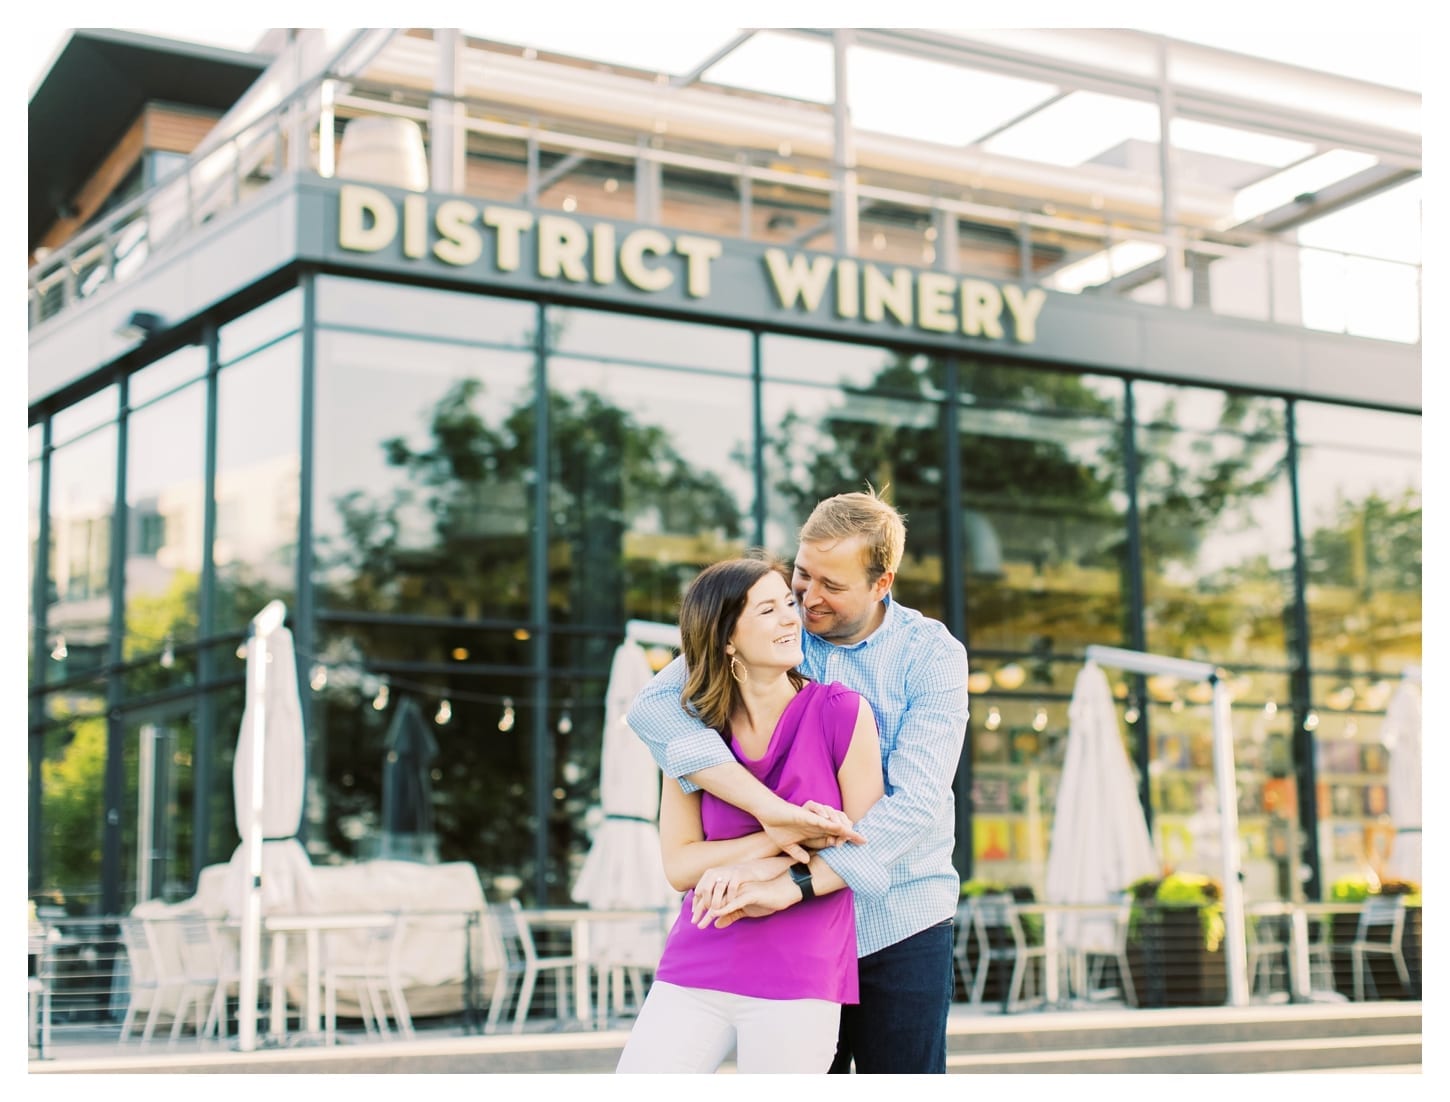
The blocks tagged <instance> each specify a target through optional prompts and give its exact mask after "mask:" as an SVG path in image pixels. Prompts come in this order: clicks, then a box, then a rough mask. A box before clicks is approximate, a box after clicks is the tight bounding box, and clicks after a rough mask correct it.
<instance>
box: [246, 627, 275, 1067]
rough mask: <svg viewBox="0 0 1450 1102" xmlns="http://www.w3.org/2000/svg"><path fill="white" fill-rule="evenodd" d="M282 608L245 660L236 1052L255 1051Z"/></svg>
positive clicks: (256, 633) (255, 631)
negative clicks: (247, 724)
mask: <svg viewBox="0 0 1450 1102" xmlns="http://www.w3.org/2000/svg"><path fill="white" fill-rule="evenodd" d="M285 612H286V610H285V607H284V606H283V604H282V602H281V601H272V602H271V603H270V604H268V605H267V607H266V608H264V609H262V611H261V612H259V613H257V615H256V617H255V618H254V619H253V620H252V625H251V633H252V638H251V640H250V644H249V648H248V657H249V658H250V659H252V661H251V662H249V663H248V673H249V674H250V675H251V682H252V683H251V685H250V686H248V688H249V689H250V691H252V692H253V693H255V694H256V695H255V696H254V697H253V700H254V702H255V705H254V708H253V715H254V717H255V722H254V723H253V727H252V777H251V780H252V793H251V800H250V801H249V804H248V809H247V831H246V838H245V841H246V846H247V891H246V896H245V897H244V900H243V905H242V929H241V953H240V959H239V961H238V965H239V968H238V971H239V973H240V974H239V976H238V978H237V1015H238V1017H239V1019H240V1020H239V1021H238V1022H237V1047H238V1048H239V1049H240V1050H241V1051H242V1052H252V1051H254V1050H255V1049H256V1047H257V987H258V982H257V981H258V975H259V971H260V963H261V956H262V791H263V789H262V782H263V776H262V765H263V762H264V760H265V757H266V746H267V739H266V734H267V663H268V662H269V661H270V660H271V656H270V655H269V654H268V653H267V640H268V638H269V637H270V636H271V634H272V632H274V631H276V630H277V628H278V627H280V626H281V624H282V618H283V616H284V615H285Z"/></svg>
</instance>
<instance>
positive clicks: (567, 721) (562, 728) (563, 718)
mask: <svg viewBox="0 0 1450 1102" xmlns="http://www.w3.org/2000/svg"><path fill="white" fill-rule="evenodd" d="M569 704H570V702H569V701H567V700H566V701H564V710H563V712H562V713H560V715H559V734H561V735H567V734H568V733H569V732H570V731H572V730H574V717H573V716H571V715H570V714H569Z"/></svg>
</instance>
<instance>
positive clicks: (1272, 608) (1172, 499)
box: [1133, 383, 1294, 668]
mask: <svg viewBox="0 0 1450 1102" xmlns="http://www.w3.org/2000/svg"><path fill="white" fill-rule="evenodd" d="M1133 393H1134V397H1135V400H1137V399H1138V398H1140V397H1141V399H1142V403H1143V406H1144V409H1145V414H1146V416H1145V420H1147V421H1151V422H1152V427H1148V428H1143V429H1140V430H1139V432H1138V441H1137V447H1138V465H1139V472H1140V473H1139V490H1138V508H1139V513H1140V530H1141V533H1142V536H1141V538H1142V549H1143V550H1142V553H1143V588H1144V597H1145V602H1146V621H1147V623H1146V632H1147V643H1148V649H1149V650H1150V651H1152V652H1154V653H1157V654H1167V655H1174V656H1178V657H1183V658H1195V659H1200V660H1203V661H1210V662H1218V663H1223V664H1224V665H1226V666H1229V667H1230V668H1237V667H1243V666H1248V667H1255V666H1268V667H1271V668H1274V667H1283V666H1284V665H1286V664H1287V663H1288V662H1289V652H1288V649H1287V648H1288V639H1287V636H1286V632H1285V621H1286V609H1287V608H1288V607H1289V604H1290V601H1291V597H1292V593H1293V561H1294V541H1293V529H1292V523H1291V515H1290V501H1289V485H1288V478H1287V472H1286V466H1285V464H1286V459H1287V449H1286V444H1285V438H1284V435H1283V423H1284V412H1283V406H1282V403H1279V402H1276V401H1273V400H1269V399H1261V398H1252V397H1240V396H1237V395H1229V394H1222V393H1218V392H1212V393H1211V394H1206V393H1205V392H1202V391H1196V390H1195V389H1194V388H1191V387H1167V386H1160V385H1158V384H1148V383H1135V384H1134V387H1133ZM1180 409H1181V410H1183V411H1184V412H1183V414H1182V415H1181V417H1180V415H1178V414H1176V413H1175V411H1176V410H1180ZM1214 409H1216V410H1217V411H1218V413H1217V425H1216V426H1212V427H1210V425H1209V422H1210V421H1211V420H1212V419H1213V418H1212V416H1211V413H1210V411H1212V410H1214ZM1175 423H1176V424H1184V423H1186V424H1188V425H1191V426H1203V427H1202V429H1201V430H1200V429H1198V428H1196V427H1195V428H1193V429H1176V428H1170V427H1168V426H1169V425H1171V424H1175Z"/></svg>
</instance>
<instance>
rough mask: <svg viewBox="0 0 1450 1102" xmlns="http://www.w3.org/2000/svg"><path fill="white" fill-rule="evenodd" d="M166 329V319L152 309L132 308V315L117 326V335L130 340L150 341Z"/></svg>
mask: <svg viewBox="0 0 1450 1102" xmlns="http://www.w3.org/2000/svg"><path fill="white" fill-rule="evenodd" d="M165 329H166V319H165V318H163V317H162V316H161V315H160V314H157V313H153V312H152V311H150V310H132V311H131V316H130V317H128V318H127V319H126V320H125V321H123V322H122V323H121V324H120V325H118V326H116V336H118V337H121V338H122V339H124V340H128V341H149V340H150V339H151V338H152V337H154V336H156V335H157V334H158V333H161V332H163V331H164V330H165Z"/></svg>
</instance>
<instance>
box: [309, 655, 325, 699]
mask: <svg viewBox="0 0 1450 1102" xmlns="http://www.w3.org/2000/svg"><path fill="white" fill-rule="evenodd" d="M307 683H308V684H309V685H311V686H312V691H313V692H314V693H320V692H322V690H323V689H325V688H326V687H327V667H326V666H324V665H323V664H322V663H321V662H319V663H317V664H316V665H315V666H313V667H312V676H311V677H310V678H309V679H308V682H307Z"/></svg>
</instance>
